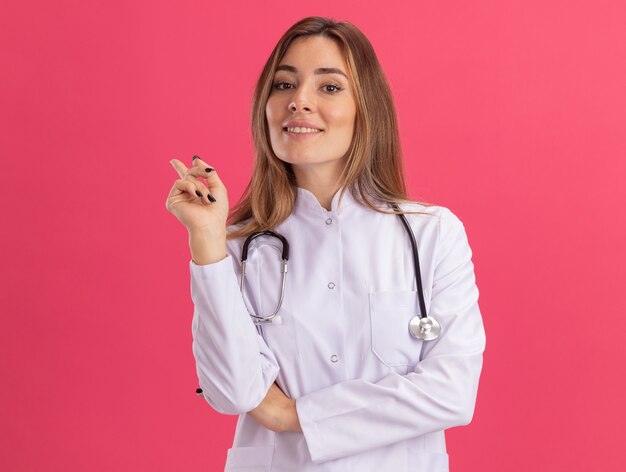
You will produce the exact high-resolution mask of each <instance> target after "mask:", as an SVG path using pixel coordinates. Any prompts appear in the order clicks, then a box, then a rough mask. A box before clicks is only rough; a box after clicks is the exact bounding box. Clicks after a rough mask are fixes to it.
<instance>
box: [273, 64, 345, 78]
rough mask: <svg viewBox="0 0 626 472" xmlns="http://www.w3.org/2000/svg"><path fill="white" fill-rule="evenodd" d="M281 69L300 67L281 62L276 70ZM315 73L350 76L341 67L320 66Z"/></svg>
mask: <svg viewBox="0 0 626 472" xmlns="http://www.w3.org/2000/svg"><path fill="white" fill-rule="evenodd" d="M279 70H286V71H288V72H294V73H296V72H298V69H297V68H295V67H294V66H290V65H287V64H281V65H280V66H278V67H277V68H276V72H278V71H279ZM313 73H314V74H316V75H320V74H341V75H343V76H344V77H345V78H346V79H347V78H348V76H347V75H346V73H345V72H344V71H342V70H341V69H337V68H336V67H319V68H317V69H315V70H314V71H313Z"/></svg>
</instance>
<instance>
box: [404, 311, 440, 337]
mask: <svg viewBox="0 0 626 472" xmlns="http://www.w3.org/2000/svg"><path fill="white" fill-rule="evenodd" d="M409 332H410V333H411V336H413V337H414V338H417V339H421V340H423V341H432V340H433V339H437V338H438V337H439V334H440V333H441V325H440V324H439V323H438V322H437V320H436V319H434V318H433V317H431V316H425V317H423V318H420V317H419V316H414V317H413V318H411V321H410V322H409Z"/></svg>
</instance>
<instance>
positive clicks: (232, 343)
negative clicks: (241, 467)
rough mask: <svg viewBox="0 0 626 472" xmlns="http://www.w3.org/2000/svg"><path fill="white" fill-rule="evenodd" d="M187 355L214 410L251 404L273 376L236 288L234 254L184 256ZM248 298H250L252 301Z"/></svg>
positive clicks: (270, 357)
mask: <svg viewBox="0 0 626 472" xmlns="http://www.w3.org/2000/svg"><path fill="white" fill-rule="evenodd" d="M189 268H190V271H191V297H192V300H193V303H194V313H193V320H192V336H193V344H192V349H193V355H194V357H195V360H196V371H197V374H198V380H199V384H200V387H201V388H202V390H203V395H204V398H205V399H206V400H207V402H208V403H209V404H210V405H211V406H212V407H213V408H214V409H215V410H216V411H218V412H220V413H225V414H231V415H235V414H241V413H245V412H248V411H250V410H252V409H254V408H256V407H257V406H258V405H259V404H260V403H261V401H262V400H263V399H264V398H265V395H266V394H267V391H268V390H269V388H270V386H271V385H272V383H274V381H275V379H276V377H277V376H278V370H279V368H278V363H277V361H276V358H275V356H274V354H273V353H272V352H271V351H270V349H269V348H268V346H267V344H266V343H265V340H264V339H263V337H262V336H261V335H260V334H259V333H258V331H257V329H256V327H255V326H254V323H253V322H252V320H251V318H250V316H249V314H248V310H247V307H246V304H245V303H244V300H243V297H242V295H241V292H240V289H239V281H238V275H237V274H238V271H239V270H240V268H239V260H238V259H236V258H235V257H234V256H233V255H232V251H231V249H229V254H228V255H227V257H226V258H225V259H223V260H221V261H219V262H216V263H213V264H207V265H196V264H195V263H194V262H193V261H190V262H189ZM253 303H254V302H253Z"/></svg>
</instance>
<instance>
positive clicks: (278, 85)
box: [273, 82, 292, 90]
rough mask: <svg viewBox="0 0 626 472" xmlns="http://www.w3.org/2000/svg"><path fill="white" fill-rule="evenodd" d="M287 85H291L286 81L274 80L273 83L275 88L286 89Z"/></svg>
mask: <svg viewBox="0 0 626 472" xmlns="http://www.w3.org/2000/svg"><path fill="white" fill-rule="evenodd" d="M287 86H289V87H291V86H292V85H291V84H290V83H288V82H276V83H275V84H274V85H273V87H274V88H275V89H276V90H287Z"/></svg>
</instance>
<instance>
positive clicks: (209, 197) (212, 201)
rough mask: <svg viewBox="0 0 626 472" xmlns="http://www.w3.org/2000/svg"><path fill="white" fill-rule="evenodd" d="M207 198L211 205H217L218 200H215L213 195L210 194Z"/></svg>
mask: <svg viewBox="0 0 626 472" xmlns="http://www.w3.org/2000/svg"><path fill="white" fill-rule="evenodd" d="M206 197H207V198H208V199H209V201H210V202H211V203H215V202H216V201H217V200H216V199H215V197H214V196H213V195H211V194H210V193H209V194H208V195H207V196H206Z"/></svg>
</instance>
